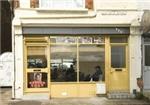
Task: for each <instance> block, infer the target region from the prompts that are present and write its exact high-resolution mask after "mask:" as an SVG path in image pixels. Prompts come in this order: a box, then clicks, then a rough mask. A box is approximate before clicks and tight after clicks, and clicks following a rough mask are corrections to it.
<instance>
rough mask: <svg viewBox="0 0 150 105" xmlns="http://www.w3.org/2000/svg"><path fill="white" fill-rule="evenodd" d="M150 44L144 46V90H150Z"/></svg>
mask: <svg viewBox="0 0 150 105" xmlns="http://www.w3.org/2000/svg"><path fill="white" fill-rule="evenodd" d="M149 52H150V44H145V45H144V70H143V79H144V89H150V80H149V76H150V53H149Z"/></svg>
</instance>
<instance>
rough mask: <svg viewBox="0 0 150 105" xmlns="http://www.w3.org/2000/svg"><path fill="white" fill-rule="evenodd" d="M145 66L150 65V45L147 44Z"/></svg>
mask: <svg viewBox="0 0 150 105" xmlns="http://www.w3.org/2000/svg"><path fill="white" fill-rule="evenodd" d="M145 66H150V45H145Z"/></svg>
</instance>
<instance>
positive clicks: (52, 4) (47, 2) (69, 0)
mask: <svg viewBox="0 0 150 105" xmlns="http://www.w3.org/2000/svg"><path fill="white" fill-rule="evenodd" d="M39 7H40V8H52V9H76V8H77V9H78V8H79V9H80V8H85V0H39Z"/></svg>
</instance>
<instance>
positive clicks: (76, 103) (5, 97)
mask: <svg viewBox="0 0 150 105" xmlns="http://www.w3.org/2000/svg"><path fill="white" fill-rule="evenodd" d="M0 93H1V94H0V105H150V103H149V102H146V101H144V100H135V99H107V98H105V97H93V98H67V99H51V100H38V101H35V100H11V88H8V89H7V88H3V89H0Z"/></svg>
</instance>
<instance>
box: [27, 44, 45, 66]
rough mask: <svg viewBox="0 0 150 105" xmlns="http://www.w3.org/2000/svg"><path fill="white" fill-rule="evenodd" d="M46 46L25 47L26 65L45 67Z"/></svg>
mask: <svg viewBox="0 0 150 105" xmlns="http://www.w3.org/2000/svg"><path fill="white" fill-rule="evenodd" d="M46 52H47V51H46V47H43V46H42V47H36V46H30V47H27V64H28V65H27V66H28V68H46V67H47V59H46V56H47V53H46Z"/></svg>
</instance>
